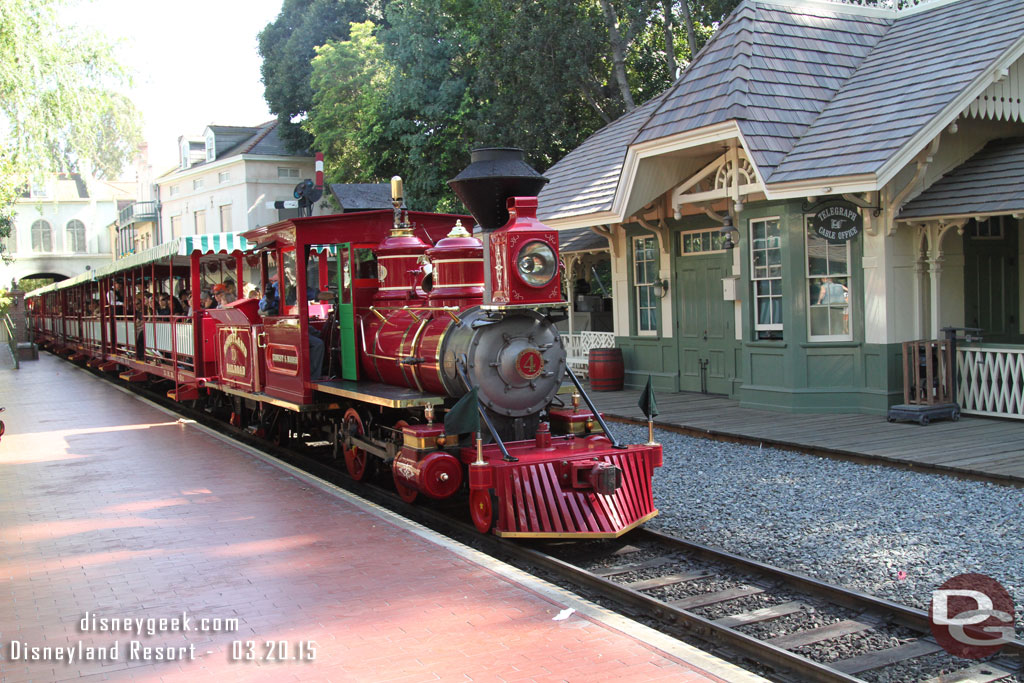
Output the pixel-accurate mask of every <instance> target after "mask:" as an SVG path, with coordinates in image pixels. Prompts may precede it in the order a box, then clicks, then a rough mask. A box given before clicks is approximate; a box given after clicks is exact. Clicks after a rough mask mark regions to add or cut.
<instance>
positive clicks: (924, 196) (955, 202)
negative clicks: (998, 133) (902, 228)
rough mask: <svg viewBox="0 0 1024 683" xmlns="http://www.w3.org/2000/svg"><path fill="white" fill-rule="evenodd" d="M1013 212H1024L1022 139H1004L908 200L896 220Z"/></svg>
mask: <svg viewBox="0 0 1024 683" xmlns="http://www.w3.org/2000/svg"><path fill="white" fill-rule="evenodd" d="M1017 212H1024V138H1004V139H1000V140H993V141H992V142H990V143H988V145H986V146H985V148H984V149H982V150H981V151H980V152H978V153H977V154H975V155H974V156H973V157H971V158H970V159H968V160H967V161H966V162H965V163H964V164H962V165H961V166H959V167H957V168H956V169H954V170H953V171H952V172H951V173H947V174H946V175H945V176H943V177H942V178H941V179H940V180H939V181H938V182H936V183H934V184H933V185H932V186H931V187H929V188H928V189H927V190H925V191H924V192H922V193H921V194H919V195H918V196H917V197H915V198H914V199H913V200H912V201H910V202H908V203H907V205H906V206H905V207H903V211H901V212H900V215H899V216H898V219H899V220H904V219H907V218H946V217H960V216H984V215H998V214H1007V213H1017Z"/></svg>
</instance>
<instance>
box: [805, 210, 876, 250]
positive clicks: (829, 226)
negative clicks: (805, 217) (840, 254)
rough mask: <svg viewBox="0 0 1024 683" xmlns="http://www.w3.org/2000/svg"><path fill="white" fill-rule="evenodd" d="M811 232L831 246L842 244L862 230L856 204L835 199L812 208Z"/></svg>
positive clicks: (861, 220)
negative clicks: (831, 244)
mask: <svg viewBox="0 0 1024 683" xmlns="http://www.w3.org/2000/svg"><path fill="white" fill-rule="evenodd" d="M810 224H811V230H814V232H816V233H817V234H818V235H819V236H821V237H824V238H825V239H826V240H828V241H829V242H831V243H833V244H843V243H845V242H849V241H850V240H851V239H853V238H854V237H856V236H857V235H859V234H860V231H861V230H863V229H864V217H863V216H861V215H860V209H859V208H857V205H856V204H851V203H850V202H847V201H843V200H841V199H836V200H834V201H830V202H824V203H822V204H819V205H817V206H816V207H814V211H813V213H812V214H811V217H810Z"/></svg>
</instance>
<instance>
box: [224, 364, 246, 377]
mask: <svg viewBox="0 0 1024 683" xmlns="http://www.w3.org/2000/svg"><path fill="white" fill-rule="evenodd" d="M224 369H225V370H226V371H227V373H228V374H229V375H238V376H239V377H245V374H246V372H247V371H248V368H247V367H245V366H244V365H235V364H234V363H228V364H227V365H226V366H225V367H224Z"/></svg>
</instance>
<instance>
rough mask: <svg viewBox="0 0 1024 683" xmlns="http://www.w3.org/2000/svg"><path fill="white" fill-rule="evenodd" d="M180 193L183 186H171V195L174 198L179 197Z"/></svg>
mask: <svg viewBox="0 0 1024 683" xmlns="http://www.w3.org/2000/svg"><path fill="white" fill-rule="evenodd" d="M180 192H181V185H171V190H170V195H171V196H172V197H177V196H178V193H180Z"/></svg>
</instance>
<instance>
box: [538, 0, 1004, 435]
mask: <svg viewBox="0 0 1024 683" xmlns="http://www.w3.org/2000/svg"><path fill="white" fill-rule="evenodd" d="M866 5H878V6H866ZM893 6H896V8H893ZM1022 36H1024V5H1022V4H1021V3H1020V2H1019V0H988V1H986V2H977V1H975V0H916V1H915V2H910V1H908V0H899V2H897V3H894V2H888V3H882V2H879V3H867V2H854V1H853V0H826V1H813V2H799V3H797V2H790V1H787V0H745V1H744V2H742V3H741V4H740V5H739V7H738V8H737V9H736V10H735V12H734V13H733V14H732V15H731V16H730V17H729V18H728V19H727V20H726V22H724V23H723V25H722V26H721V28H720V29H719V31H718V32H717V33H716V35H715V36H714V37H713V38H712V40H711V41H710V42H709V43H708V44H707V46H705V48H704V49H703V50H702V51H701V52H700V53H699V54H698V56H697V57H696V59H694V61H693V62H692V63H691V64H690V65H689V66H688V67H687V68H686V70H685V71H684V72H683V73H682V75H681V76H680V78H679V79H678V80H677V81H676V82H675V83H674V84H673V85H672V86H671V87H670V88H669V89H668V90H666V91H665V92H663V93H662V94H660V95H659V96H657V97H655V98H653V99H652V100H650V101H648V102H647V103H645V104H643V105H642V106H640V107H638V108H636V109H635V110H633V111H632V112H630V113H627V114H626V115H625V116H623V117H622V118H620V119H619V120H617V121H615V122H613V123H612V124H610V125H609V126H607V127H605V128H604V129H602V130H600V131H598V132H597V133H595V134H594V135H593V136H592V137H591V138H589V139H588V140H587V141H585V142H584V143H583V144H582V145H581V146H580V147H579V148H577V149H576V150H574V151H573V152H572V153H570V154H569V155H568V156H567V157H565V158H564V159H563V160H562V161H561V162H559V163H558V164H556V165H555V166H554V167H552V168H551V169H549V171H548V172H547V173H546V175H547V176H548V177H549V178H550V180H551V182H550V183H549V184H548V186H547V187H546V188H545V189H544V191H543V193H542V194H541V197H540V199H541V207H542V212H541V215H540V217H541V218H542V219H543V220H544V221H545V222H546V223H548V224H549V225H551V226H553V227H557V228H559V229H575V228H582V227H587V228H590V229H591V230H593V231H594V232H597V233H600V234H603V235H606V236H607V237H608V238H609V242H610V254H611V260H612V270H613V290H614V291H613V294H614V301H615V310H614V333H615V341H616V345H617V346H619V347H620V348H622V350H623V354H624V358H625V366H626V384H627V385H632V386H642V385H643V383H644V382H645V381H646V379H647V376H648V375H649V374H650V375H653V377H654V381H655V384H656V386H657V387H658V388H660V389H661V390H662V391H706V392H710V393H717V394H723V395H727V396H730V397H733V398H736V399H738V400H739V402H740V405H742V406H748V407H769V408H773V409H780V410H787V411H798V412H803V411H806V412H866V413H883V412H884V411H886V409H887V408H888V407H889V406H890V405H891V404H893V403H899V402H900V399H901V398H902V396H903V394H902V392H903V376H902V360H901V358H902V356H901V354H902V343H903V342H906V341H908V340H914V339H935V338H939V337H941V336H942V334H943V332H942V329H943V328H945V327H947V326H952V327H969V328H980V330H981V332H980V334H981V336H982V337H983V338H984V341H983V344H982V345H981V346H979V345H977V344H967V345H964V344H961V346H960V350H959V351H958V354H959V355H960V358H959V362H960V364H961V375H962V379H961V389H962V392H961V395H962V400H964V401H967V400H968V399H970V400H971V401H973V404H972V405H965V411H968V412H969V411H971V409H972V408H973V410H974V412H980V413H982V414H1000V415H1012V414H1016V415H1018V416H1019V415H1021V414H1022V413H1024V405H1022V400H1021V396H1019V394H1020V390H1019V388H1014V387H1015V386H1016V385H1018V384H1019V381H1015V380H1014V378H1013V377H1012V376H1010V375H1005V373H1006V372H1012V368H1016V367H1019V365H1018V363H1019V360H1020V359H1021V358H1022V355H1021V354H1022V353H1024V347H1014V345H1015V344H1020V343H1021V342H1024V337H1022V336H1021V331H1020V318H1021V315H1022V313H1024V308H1022V306H1024V296H1022V287H1024V278H1022V277H1021V273H1020V268H1021V266H1020V263H1021V250H1022V249H1024V240H1021V239H1020V237H1019V233H1020V230H1021V218H1022V216H1024V185H1022V181H1021V178H1022V177H1024V140H1022V137H1024V119H1022V107H1024V105H1022V103H1021V101H1022V97H1024V64H1022V55H1024V37H1022ZM975 335H977V333H975ZM971 348H974V349H976V350H980V351H981V352H982V353H981V354H980V355H977V356H973V357H972V358H973V359H974V360H973V361H972V363H973V365H972V366H971V368H973V369H971V370H970V371H969V372H966V373H965V371H964V363H965V358H964V354H965V353H967V352H968V351H969V350H970V349H971ZM1000 373H1003V374H1000ZM1004 375H1005V376H1004ZM968 395H969V396H968Z"/></svg>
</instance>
